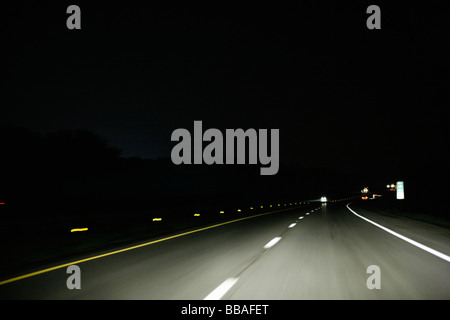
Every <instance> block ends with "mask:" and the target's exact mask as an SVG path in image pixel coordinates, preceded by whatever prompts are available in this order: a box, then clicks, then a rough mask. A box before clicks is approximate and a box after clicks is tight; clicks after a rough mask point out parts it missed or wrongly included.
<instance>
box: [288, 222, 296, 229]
mask: <svg viewBox="0 0 450 320" xmlns="http://www.w3.org/2000/svg"><path fill="white" fill-rule="evenodd" d="M295 225H296V223H291V224H290V225H289V227H288V228H293V227H295Z"/></svg>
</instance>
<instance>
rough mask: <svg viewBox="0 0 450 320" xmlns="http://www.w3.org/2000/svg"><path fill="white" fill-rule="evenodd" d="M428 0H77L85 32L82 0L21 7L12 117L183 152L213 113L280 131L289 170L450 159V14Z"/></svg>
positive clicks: (389, 169) (142, 148)
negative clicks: (159, 2)
mask: <svg viewBox="0 0 450 320" xmlns="http://www.w3.org/2000/svg"><path fill="white" fill-rule="evenodd" d="M426 3H427V4H426V5H419V4H414V5H412V4H410V5H408V6H405V5H400V4H398V5H397V6H394V5H392V4H383V3H380V7H381V12H382V22H381V23H382V28H381V30H368V29H367V28H366V19H367V17H368V14H366V12H365V11H366V8H367V6H368V5H370V4H372V3H369V2H365V1H362V2H361V1H358V4H355V3H351V2H350V1H340V2H339V3H334V4H332V3H331V2H327V3H324V2H321V3H317V2H316V1H301V2H299V1H296V2H295V4H294V2H289V3H285V4H278V3H277V4H276V5H275V4H270V5H262V4H256V3H255V4H253V5H247V6H244V5H242V4H240V5H228V4H226V3H221V4H214V5H213V4H211V3H209V4H205V3H202V4H197V5H191V4H189V5H187V4H184V5H175V4H173V5H167V6H156V5H147V6H145V7H143V6H142V4H141V3H131V2H123V3H122V4H110V3H108V4H103V5H101V6H100V5H98V6H95V5H93V4H92V3H90V2H78V3H77V4H78V5H79V6H80V8H81V26H82V27H81V30H68V29H67V28H66V19H67V17H68V16H69V15H68V14H66V12H65V11H66V8H67V6H68V5H70V4H73V3H71V2H70V3H69V2H65V1H62V2H58V4H50V3H45V4H42V3H40V2H38V1H36V2H30V3H29V4H26V5H25V4H21V5H13V6H10V7H8V8H7V9H5V11H4V15H3V18H2V19H3V20H4V21H6V28H5V29H3V31H2V33H3V35H4V37H3V40H2V42H3V45H2V47H3V49H2V51H3V53H4V54H5V56H4V58H3V68H2V69H3V74H4V75H5V79H6V80H7V84H6V88H5V89H6V90H5V93H6V94H5V95H2V100H3V102H2V107H1V114H2V115H1V118H0V124H2V125H9V126H18V127H22V128H26V129H29V130H31V131H34V132H40V133H48V132H53V131H57V130H60V129H68V130H80V129H81V130H89V131H92V132H95V133H97V134H98V135H99V136H101V137H103V138H105V139H107V141H108V143H109V144H110V145H111V146H114V147H116V148H119V149H121V150H122V156H124V157H140V158H144V159H147V158H151V159H153V158H158V157H169V156H170V151H171V148H172V147H173V145H174V143H173V142H171V141H170V136H171V133H172V132H173V130H175V129H177V128H187V129H188V130H190V131H192V130H193V121H194V120H202V121H203V127H204V130H205V129H207V128H219V129H221V130H225V129H226V128H243V129H248V128H255V129H259V128H267V129H275V128H276V129H279V130H280V162H281V165H280V172H281V171H282V170H283V165H286V164H293V165H298V166H299V167H302V168H326V169H327V170H332V171H335V172H339V173H342V174H345V173H348V172H351V173H360V172H368V171H369V172H370V173H371V174H372V175H373V176H375V177H378V176H380V175H381V176H382V177H383V178H386V179H388V178H390V177H391V178H392V179H396V178H398V177H401V174H402V173H404V172H407V173H409V174H411V173H412V172H416V171H420V170H424V168H428V169H430V168H434V169H436V168H441V165H444V164H445V163H446V162H445V161H443V160H442V156H443V155H444V154H446V153H447V149H448V142H449V141H448V136H449V135H448V133H449V132H448V119H449V111H448V102H449V101H448V99H447V100H445V99H444V98H448V96H447V95H448V88H449V84H450V83H449V71H450V69H449V59H448V57H450V52H449V49H448V41H447V39H448V34H447V33H446V32H445V28H444V27H445V25H446V16H445V12H444V11H443V10H442V8H440V7H439V5H437V4H433V3H430V2H426ZM442 168H444V167H442ZM439 170H440V169H439ZM439 170H438V171H437V172H439ZM388 182H389V181H388Z"/></svg>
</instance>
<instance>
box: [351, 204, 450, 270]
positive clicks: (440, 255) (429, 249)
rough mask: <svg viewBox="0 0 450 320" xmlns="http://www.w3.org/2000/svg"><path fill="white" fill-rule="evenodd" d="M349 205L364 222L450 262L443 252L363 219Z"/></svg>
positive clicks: (449, 258)
mask: <svg viewBox="0 0 450 320" xmlns="http://www.w3.org/2000/svg"><path fill="white" fill-rule="evenodd" d="M349 204H350V203H349ZM349 204H347V205H346V207H347V209H348V210H350V211H351V212H352V213H353V214H354V215H355V216H357V217H358V218H361V219H363V220H366V221H367V222H370V223H371V224H373V225H374V226H377V227H378V228H380V229H383V230H384V231H386V232H389V233H390V234H392V235H394V236H396V237H397V238H400V239H402V240H404V241H406V242H409V243H410V244H412V245H414V246H416V247H418V248H420V249H422V250H425V251H427V252H429V253H431V254H433V255H435V256H436V257H439V258H441V259H444V260H445V261H447V262H450V257H449V256H447V255H445V254H443V253H442V252H439V251H437V250H434V249H432V248H430V247H427V246H425V245H423V244H421V243H419V242H417V241H414V240H412V239H409V238H407V237H405V236H402V235H401V234H399V233H397V232H395V231H392V230H391V229H388V228H386V227H383V226H382V225H379V224H378V223H376V222H373V221H372V220H369V219H367V218H365V217H363V216H361V215H359V214H357V213H356V212H355V211H353V210H352V209H351V208H350V207H349V206H348V205H349Z"/></svg>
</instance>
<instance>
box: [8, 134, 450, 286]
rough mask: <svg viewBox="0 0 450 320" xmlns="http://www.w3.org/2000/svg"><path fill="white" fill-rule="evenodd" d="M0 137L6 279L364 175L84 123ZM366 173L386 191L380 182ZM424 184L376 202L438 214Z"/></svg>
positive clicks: (331, 190) (341, 189)
mask: <svg viewBox="0 0 450 320" xmlns="http://www.w3.org/2000/svg"><path fill="white" fill-rule="evenodd" d="M0 140H1V141H0V142H1V146H2V160H1V161H2V166H1V168H2V172H1V180H0V203H4V204H2V205H0V219H1V222H0V247H1V249H2V254H3V261H2V266H1V269H0V270H1V271H0V278H1V279H3V278H8V277H11V276H15V275H20V274H22V273H24V272H27V271H31V270H33V269H35V268H38V267H42V266H46V265H49V266H50V265H51V264H52V263H56V262H61V261H67V262H70V261H73V260H74V259H76V258H78V257H83V256H85V255H89V254H91V253H93V252H98V250H110V249H113V248H117V247H118V246H121V245H127V244H131V243H135V242H136V241H144V240H147V239H153V238H157V237H161V236H164V235H169V234H173V233H176V232H180V231H182V230H183V231H184V230H190V229H193V228H197V227H199V226H206V225H210V224H213V223H218V222H221V221H226V220H231V219H237V218H242V217H245V216H248V215H252V214H259V213H263V212H267V211H271V210H273V208H274V207H275V208H277V207H278V204H280V205H281V207H283V206H284V204H286V205H287V207H289V206H291V204H292V205H293V206H294V205H295V202H298V203H299V202H302V204H301V205H307V204H305V202H307V201H308V200H312V199H318V198H320V196H321V195H327V196H328V198H329V199H333V198H334V199H338V198H341V197H348V196H355V195H358V194H359V192H360V188H361V187H362V186H361V177H354V176H348V175H344V174H339V173H336V172H331V171H327V170H322V169H303V168H299V167H297V166H294V165H288V164H282V166H281V168H282V169H281V170H280V171H279V173H278V174H277V175H275V176H260V175H259V165H258V166H246V165H239V166H194V165H191V166H175V165H174V164H172V162H171V160H170V159H169V158H161V159H154V160H149V159H139V158H124V157H121V152H120V150H117V149H115V148H111V147H109V146H108V144H107V142H106V141H104V140H103V139H102V138H101V137H99V136H97V135H96V134H94V133H92V132H87V131H59V132H53V133H48V134H38V133H35V132H30V131H27V130H24V129H21V128H15V127H2V128H0ZM426 177H427V179H428V180H427V181H428V182H429V183H432V181H431V180H430V176H429V175H427V176H426ZM364 181H368V182H369V183H371V182H372V183H373V184H374V185H375V184H376V186H378V188H379V190H376V189H377V188H374V190H373V192H378V193H383V191H384V190H383V188H382V187H383V186H384V182H383V184H382V183H381V182H380V181H376V180H373V181H371V180H370V179H369V178H366V179H365V180H364ZM420 183H422V182H419V181H416V180H414V179H408V177H407V179H405V185H406V188H405V189H406V194H407V199H405V200H404V201H403V202H402V207H401V208H397V207H396V206H397V205H398V202H396V201H393V200H390V199H391V197H390V195H388V196H386V197H383V198H381V201H376V202H373V203H374V205H375V204H377V205H378V206H380V207H379V208H380V209H383V210H385V209H386V210H389V212H391V213H392V214H410V215H411V216H413V214H414V215H415V216H417V217H418V216H419V215H424V216H425V218H426V219H428V220H429V221H436V222H439V223H442V221H444V220H446V219H447V217H446V212H447V209H448V204H447V203H446V202H445V201H433V200H432V199H431V198H428V197H430V194H429V192H426V190H425V191H424V188H422V186H421V185H420ZM391 195H392V194H391ZM270 205H273V207H272V208H271V207H270ZM261 206H262V208H261ZM430 206H431V207H433V210H430ZM250 208H253V209H250ZM238 209H239V210H241V211H240V212H239V211H238ZM425 209H426V210H425ZM221 211H223V213H220V212H221ZM196 213H197V214H200V216H194V214H196ZM154 218H161V219H162V220H161V221H153V219H154ZM422 218H423V217H422ZM85 227H87V228H88V231H86V232H70V230H71V229H73V228H85Z"/></svg>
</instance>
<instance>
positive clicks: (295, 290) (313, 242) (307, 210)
mask: <svg viewBox="0 0 450 320" xmlns="http://www.w3.org/2000/svg"><path fill="white" fill-rule="evenodd" d="M347 204H348V201H347V202H339V203H328V204H321V203H319V202H317V203H315V204H313V205H310V206H304V207H297V208H295V209H291V210H286V211H281V212H275V213H271V214H267V215H263V216H259V217H255V218H251V219H246V220H241V221H236V222H233V223H229V224H224V225H221V226H217V227H214V228H209V229H205V230H202V231H198V232H194V233H189V234H186V235H183V236H179V237H174V238H170V239H167V240H164V241H160V242H156V243H153V244H148V245H144V246H142V247H138V248H134V249H131V250H125V251H122V252H117V253H114V254H111V255H106V256H103V257H96V258H94V259H91V260H88V261H84V262H79V263H77V266H78V267H80V271H81V277H80V279H81V289H72V290H70V289H68V288H67V285H66V281H67V279H68V277H69V276H70V274H68V273H66V271H67V266H65V267H61V268H56V269H55V270H52V271H48V272H44V273H41V274H37V275H34V276H30V277H26V278H23V279H20V280H17V281H12V282H9V283H4V284H2V285H0V298H1V299H92V300H95V299H151V300H156V299H161V300H172V299H177V300H191V299H193V300H202V299H205V298H206V299H230V300H241V299H245V300H278V299H280V300H293V299H402V300H403V299H449V298H450V262H449V261H448V260H446V257H447V258H448V256H449V255H450V232H449V230H448V229H445V228H441V227H437V226H434V225H430V224H427V223H424V222H418V221H413V220H409V219H405V218H395V217H386V216H383V215H378V214H375V213H373V212H370V211H367V210H366V209H364V207H363V204H358V203H353V204H350V205H349V207H350V208H351V209H352V210H353V211H354V212H352V211H350V210H349V209H348V207H347V206H346V205H347ZM355 213H358V214H359V215H361V217H362V216H363V217H366V218H368V219H370V220H371V221H373V222H375V223H377V224H379V226H376V225H374V224H373V223H370V222H369V221H366V220H364V219H362V218H361V217H360V216H357V215H355ZM380 226H384V227H387V228H389V230H392V231H394V232H397V233H398V234H401V235H403V236H406V237H408V238H407V239H412V240H415V241H417V243H419V244H421V245H425V246H426V248H432V249H435V250H437V251H438V252H439V253H441V254H442V255H441V256H437V255H436V254H434V253H430V252H429V251H426V250H425V249H424V248H421V247H418V246H417V245H416V244H413V243H410V242H408V241H405V240H404V239H401V238H399V237H398V236H396V235H394V234H392V233H389V232H388V231H386V230H384V229H382V228H380ZM370 266H375V267H370ZM368 268H369V270H368ZM373 268H378V269H377V270H378V271H377V270H375V269H373ZM374 270H375V271H374ZM369 278H370V279H369ZM368 279H369V281H368ZM368 282H369V286H371V285H372V286H374V285H379V288H377V287H375V288H372V289H370V288H369V287H368Z"/></svg>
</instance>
